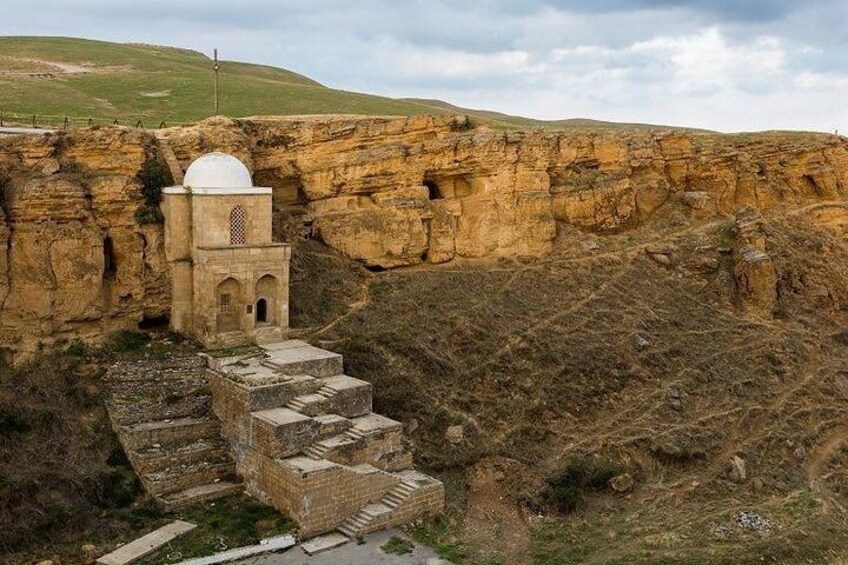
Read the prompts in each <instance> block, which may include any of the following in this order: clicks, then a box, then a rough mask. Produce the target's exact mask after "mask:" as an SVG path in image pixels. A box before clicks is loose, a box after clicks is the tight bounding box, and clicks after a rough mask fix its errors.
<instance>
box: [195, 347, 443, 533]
mask: <svg viewBox="0 0 848 565" xmlns="http://www.w3.org/2000/svg"><path fill="white" fill-rule="evenodd" d="M261 348H262V351H261V354H256V353H250V354H246V355H240V356H232V357H227V358H218V359H215V358H211V359H210V367H211V368H212V371H211V372H210V377H209V383H210V388H211V390H212V397H213V411H214V413H215V414H216V415H217V416H218V418H219V419H220V420H221V430H222V433H223V435H224V436H225V437H226V438H227V439H228V440H229V442H230V445H231V446H232V449H233V453H235V454H236V468H237V471H238V473H239V475H240V476H242V477H243V479H244V481H245V486H246V488H247V490H248V491H249V492H250V493H251V494H253V495H254V496H256V497H257V498H259V499H260V500H264V501H265V502H267V503H269V504H272V505H273V506H275V507H276V508H278V509H279V510H281V511H283V512H286V513H287V514H288V515H290V516H291V517H292V518H294V519H295V520H297V522H298V523H299V525H300V534H301V536H302V537H310V536H313V535H317V534H322V533H326V532H329V531H332V530H334V529H338V530H339V531H341V532H342V533H344V534H345V535H347V536H349V537H356V536H358V535H361V534H364V533H369V532H372V531H376V530H379V529H383V528H387V527H391V526H395V525H401V524H405V523H408V522H410V521H412V520H414V519H415V518H417V517H419V516H421V515H424V514H428V513H436V512H439V511H441V510H442V508H443V505H444V487H443V485H442V484H441V483H440V482H439V481H437V480H436V479H433V478H431V477H428V476H426V475H423V474H420V473H418V472H416V471H414V470H413V469H412V455H411V453H410V452H409V450H408V449H407V447H406V444H405V442H404V440H403V426H402V424H401V423H400V422H397V421H394V420H391V419H390V418H386V417H384V416H380V415H379V414H375V413H373V412H372V386H371V384H370V383H367V382H365V381H362V380H359V379H356V378H353V377H350V376H347V375H344V374H343V372H342V358H341V356H340V355H338V354H335V353H332V352H329V351H325V350H323V349H319V348H316V347H312V346H310V345H308V344H306V343H304V342H301V341H296V340H289V341H285V342H279V343H272V344H266V345H261Z"/></svg>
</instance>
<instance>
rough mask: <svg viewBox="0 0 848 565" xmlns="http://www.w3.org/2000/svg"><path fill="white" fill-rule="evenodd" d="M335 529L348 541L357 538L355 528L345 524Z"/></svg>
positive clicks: (357, 530)
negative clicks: (347, 538)
mask: <svg viewBox="0 0 848 565" xmlns="http://www.w3.org/2000/svg"><path fill="white" fill-rule="evenodd" d="M337 529H338V531H340V532H341V533H343V534H344V535H346V536H347V537H349V538H350V539H355V538H356V537H358V536H359V529H358V528H355V527H350V526H349V525H348V524H347V523H344V524H342V525H341V526H339V527H338V528H337Z"/></svg>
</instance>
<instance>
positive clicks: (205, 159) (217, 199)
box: [162, 153, 291, 348]
mask: <svg viewBox="0 0 848 565" xmlns="http://www.w3.org/2000/svg"><path fill="white" fill-rule="evenodd" d="M163 194H164V196H163V203H162V211H163V213H164V215H165V253H166V257H167V259H168V261H169V263H170V264H171V275H172V278H173V282H172V304H171V326H172V328H173V329H174V330H176V331H179V332H182V333H186V334H192V335H194V336H196V337H197V338H198V339H199V340H200V341H201V342H202V343H203V344H204V345H205V346H206V347H210V348H214V347H227V346H233V345H242V344H246V343H251V342H258V343H266V342H272V341H279V340H281V339H285V338H286V337H287V334H288V327H289V298H288V288H289V260H290V258H291V250H290V248H289V246H288V245H286V244H282V243H274V242H273V241H272V239H271V189H270V188H263V187H256V186H253V181H252V180H251V175H250V171H249V170H248V169H247V167H246V166H245V165H244V163H242V162H241V161H239V160H238V159H236V158H235V157H233V156H231V155H227V154H224V153H209V154H206V155H203V156H201V157H199V158H198V159H196V160H195V161H194V162H193V163H191V165H190V166H189V167H188V169H187V170H186V174H185V178H184V180H183V184H182V186H172V187H168V188H165V189H164V190H163Z"/></svg>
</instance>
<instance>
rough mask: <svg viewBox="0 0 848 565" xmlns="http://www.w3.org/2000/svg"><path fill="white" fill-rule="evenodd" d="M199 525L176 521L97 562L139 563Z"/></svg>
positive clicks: (114, 563) (106, 563)
mask: <svg viewBox="0 0 848 565" xmlns="http://www.w3.org/2000/svg"><path fill="white" fill-rule="evenodd" d="M196 527H197V525H195V524H190V523H188V522H183V521H182V520H174V521H173V522H171V523H170V524H167V525H165V526H162V527H161V528H159V529H158V530H155V531H152V532H150V533H149V534H147V535H146V536H142V537H140V538H138V539H137V540H135V541H131V542H130V543H128V544H126V545H122V546H121V547H119V548H118V549H116V550H115V551H113V552H112V553H108V554H106V555H104V556H103V557H101V558H99V559H98V560H97V563H99V564H100V565H126V564H127V563H133V562H135V561H138V560H139V559H141V558H142V557H144V556H145V555H148V554H149V553H152V552H154V551H156V550H157V549H159V548H160V547H162V546H163V545H165V544H166V543H168V542H169V541H171V540H173V539H175V538H177V537H179V536H181V535H183V534H184V533H186V532H190V531H191V530H193V529H194V528H196Z"/></svg>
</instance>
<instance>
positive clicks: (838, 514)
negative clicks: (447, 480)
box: [292, 212, 848, 563]
mask: <svg viewBox="0 0 848 565" xmlns="http://www.w3.org/2000/svg"><path fill="white" fill-rule="evenodd" d="M728 224H730V225H728ZM732 227H733V226H732V221H731V222H728V221H717V222H712V223H704V222H698V221H695V220H689V219H688V218H685V217H684V218H681V217H678V216H674V215H671V216H666V217H658V218H657V219H656V220H655V222H654V224H653V225H648V226H644V227H642V228H639V229H637V230H633V231H630V232H627V233H624V234H621V235H617V236H607V237H604V238H598V237H596V236H593V235H591V234H581V233H579V232H576V233H573V234H570V239H569V243H568V244H565V243H563V244H562V245H561V246H560V251H558V252H557V253H556V254H554V255H553V256H551V257H549V258H546V259H541V260H527V261H519V260H506V259H504V260H501V261H497V262H487V263H476V264H475V263H467V264H457V263H452V264H450V265H447V266H444V267H439V266H424V267H418V268H410V269H402V270H396V271H390V272H386V273H378V274H373V273H367V274H366V273H363V272H362V271H361V270H358V269H356V268H355V267H352V266H350V265H348V266H345V267H343V266H342V265H343V263H339V262H338V261H339V260H338V259H337V258H332V259H331V258H328V257H332V256H328V255H327V253H326V251H322V250H320V249H319V247H318V246H317V244H310V245H309V246H306V247H303V246H301V247H298V248H296V249H295V257H296V260H297V261H299V263H298V265H299V266H298V267H297V269H299V270H296V273H300V274H298V275H297V276H295V277H293V281H294V283H293V289H292V301H293V304H294V305H298V306H297V308H299V309H300V312H299V313H296V314H295V316H294V322H295V325H298V326H300V327H301V330H300V331H299V335H301V336H303V337H305V338H307V339H314V340H315V341H316V342H317V343H319V344H321V345H324V346H328V347H332V348H333V349H335V350H337V351H339V352H341V353H343V354H344V355H345V359H346V363H347V367H346V369H347V371H348V372H349V373H350V374H352V375H355V376H357V377H360V378H365V379H367V380H370V381H372V382H373V383H374V384H375V394H376V398H375V409H376V410H378V411H380V412H383V413H386V414H388V415H390V416H392V417H395V418H397V419H400V420H402V421H404V422H406V423H408V424H413V423H415V424H417V426H412V427H414V428H415V430H414V432H413V433H412V437H413V439H414V441H415V444H416V446H417V449H418V451H417V461H418V464H419V465H424V466H425V467H429V468H431V469H434V470H436V471H439V470H445V471H448V470H452V469H458V468H466V469H467V473H466V474H467V482H468V485H469V487H468V488H469V491H468V493H467V494H468V496H467V500H468V503H467V506H466V507H465V508H462V509H460V510H462V511H463V512H464V514H465V522H464V525H462V526H461V527H460V528H461V533H462V537H463V541H464V542H465V543H466V545H467V547H469V548H470V553H469V558H468V560H469V562H476V561H481V562H482V561H485V560H487V559H488V560H489V561H491V560H492V557H493V555H494V556H496V557H498V558H500V559H501V562H531V561H533V562H538V563H584V562H585V563H657V562H662V563H745V562H756V563H760V562H780V563H801V562H804V563H806V562H808V561H807V560H810V559H811V560H813V561H812V562H821V561H823V560H825V559H833V558H835V557H841V556H843V554H842V553H841V552H842V551H843V550H842V549H840V548H844V547H848V533H846V532H848V529H846V528H845V526H846V525H848V512H846V510H845V509H846V507H848V499H846V493H848V472H846V471H844V469H845V464H846V463H848V442H846V440H845V437H846V436H845V434H846V432H845V431H844V428H845V425H844V422H845V418H846V416H848V381H846V376H848V356H846V344H848V339H846V337H845V335H846V334H845V331H844V328H845V325H846V323H848V244H846V240H845V239H844V234H842V233H840V232H838V231H835V230H834V229H832V228H831V227H827V226H824V225H816V223H815V222H813V221H811V220H810V218H809V217H808V216H807V215H806V214H805V213H802V212H798V213H793V214H789V215H777V214H776V215H773V216H770V217H768V218H766V219H765V223H764V230H765V232H766V234H767V251H768V253H769V254H770V256H771V257H772V259H773V260H774V263H775V267H776V269H777V272H778V283H777V285H778V287H777V291H778V303H777V306H776V308H775V311H774V313H773V315H763V316H759V315H755V314H753V313H746V311H745V309H744V306H743V302H742V300H741V298H740V296H738V295H737V292H736V285H735V281H734V276H733V267H734V258H733V256H732V255H731V254H728V253H727V252H726V250H724V249H723V248H725V247H728V246H733V245H734V244H735V240H734V237H733V230H732ZM581 240H583V241H589V240H591V241H594V242H599V243H600V248H598V249H595V250H592V249H593V246H584V245H581V244H580V241H581ZM656 247H663V248H664V249H667V250H668V251H669V253H670V256H671V264H670V265H663V264H660V263H659V262H657V261H656V260H653V259H652V256H651V255H650V254H648V253H646V252H645V251H646V249H649V248H651V249H653V248H656ZM331 265H335V267H334V268H330V266H331ZM313 266H314V267H315V268H314V269H313ZM327 277H329V278H327ZM316 288H323V289H325V290H326V292H321V293H320V294H318V293H317V292H316V290H315V289H316ZM316 300H320V301H321V302H320V303H321V304H322V306H321V307H317V304H318V303H317V302H316ZM451 425H462V426H463V427H464V430H465V440H464V441H463V442H462V443H460V444H459V445H456V446H454V445H451V444H450V443H448V442H447V441H446V440H445V437H444V435H445V431H446V429H447V427H448V426H451ZM733 456H739V457H741V458H742V459H744V461H745V463H746V467H747V475H748V476H747V479H746V480H745V481H743V482H741V483H738V482H733V481H731V480H730V479H729V477H728V474H727V467H728V461H729V460H730V458H731V457H733ZM504 460H512V461H514V462H516V463H515V464H516V465H521V469H522V471H521V476H522V477H523V478H524V481H523V482H524V483H525V484H527V485H536V487H535V490H533V489H530V490H531V491H533V492H530V493H529V494H528V493H526V492H524V491H526V490H527V489H526V488H519V489H512V488H509V487H504V484H503V481H499V480H495V479H493V478H492V477H493V474H496V475H497V474H498V473H499V472H495V471H493V470H492V469H493V467H492V465H493V463H491V462H492V461H504ZM575 460H576V461H584V462H591V461H596V460H605V461H612V462H614V463H615V465H617V466H618V467H619V468H620V469H621V470H622V471H623V472H624V471H627V472H629V473H631V474H632V475H633V476H634V477H636V486H635V489H634V490H633V491H632V492H628V493H621V494H619V493H616V492H614V491H612V490H611V489H608V488H607V489H600V490H599V491H597V492H591V493H586V494H585V495H584V499H583V501H582V502H581V504H580V506H579V507H578V509H577V510H576V511H575V512H574V513H572V514H569V515H557V514H556V513H555V512H553V510H552V509H551V508H549V507H546V506H545V505H544V503H543V501H540V499H539V498H538V494H539V492H540V491H541V485H542V484H543V483H544V480H545V478H546V477H548V476H550V475H551V473H553V472H554V471H555V470H557V469H559V468H561V467H562V466H564V465H565V464H567V463H568V462H569V461H575ZM481 462H482V463H481ZM495 466H497V465H495ZM528 508H533V509H534V510H538V512H541V514H542V515H543V516H544V518H543V519H540V520H533V521H528V520H526V519H525V518H524V516H525V515H527V509H528ZM741 511H749V512H754V513H755V514H757V515H759V516H761V517H763V518H764V519H766V520H767V521H768V522H769V523H772V524H776V526H775V527H774V528H773V529H771V530H770V531H768V532H764V533H758V532H756V531H753V530H751V529H746V528H745V527H741V526H739V525H738V524H737V520H736V516H737V514H738V513H739V512H741ZM509 536H514V537H509ZM527 540H530V541H529V542H528V541H527ZM817 560H818V561H817Z"/></svg>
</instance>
